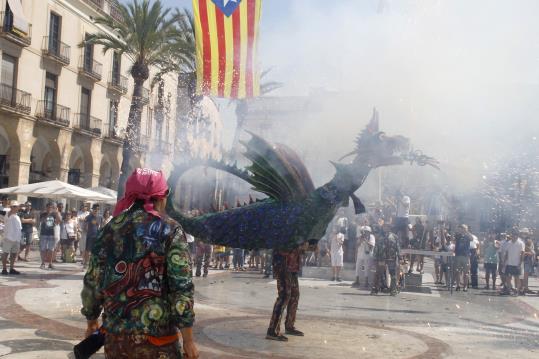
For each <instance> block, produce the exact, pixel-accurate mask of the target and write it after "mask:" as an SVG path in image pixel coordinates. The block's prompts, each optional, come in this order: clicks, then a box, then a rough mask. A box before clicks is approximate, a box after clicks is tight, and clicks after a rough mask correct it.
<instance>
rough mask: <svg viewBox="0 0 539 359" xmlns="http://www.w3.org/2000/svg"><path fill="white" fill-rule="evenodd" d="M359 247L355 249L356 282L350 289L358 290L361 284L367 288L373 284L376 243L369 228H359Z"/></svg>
mask: <svg viewBox="0 0 539 359" xmlns="http://www.w3.org/2000/svg"><path fill="white" fill-rule="evenodd" d="M359 233H360V238H359V241H358V243H359V245H358V248H357V259H356V281H355V282H354V283H353V284H352V288H359V287H360V286H361V283H363V286H364V287H366V288H368V287H369V285H370V286H372V285H373V284H374V275H375V272H376V266H375V264H374V257H373V252H374V246H375V243H376V240H375V237H374V235H373V234H372V229H371V227H369V226H362V227H360V231H359Z"/></svg>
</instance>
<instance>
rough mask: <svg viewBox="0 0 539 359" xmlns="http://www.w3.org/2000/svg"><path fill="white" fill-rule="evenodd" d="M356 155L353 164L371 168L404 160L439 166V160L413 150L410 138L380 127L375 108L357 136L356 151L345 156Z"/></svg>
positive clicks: (401, 162)
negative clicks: (391, 133) (367, 122)
mask: <svg viewBox="0 0 539 359" xmlns="http://www.w3.org/2000/svg"><path fill="white" fill-rule="evenodd" d="M352 155H355V157H354V159H353V161H352V164H354V165H362V166H365V165H367V166H368V167H369V168H371V169H372V168H377V167H382V166H391V165H399V164H403V163H404V162H410V164H413V163H416V164H418V165H420V166H425V165H430V166H433V167H436V168H438V161H436V160H435V159H434V158H433V157H429V156H426V155H424V154H423V153H422V152H421V151H417V150H413V149H412V148H411V145H410V140H409V139H408V138H406V137H404V136H388V135H386V133H385V132H383V131H380V129H379V114H378V111H377V110H376V108H374V109H373V113H372V117H371V120H370V122H369V124H368V125H367V127H366V128H365V129H364V130H363V131H362V132H361V133H360V134H359V136H357V138H356V148H355V149H354V151H352V152H350V153H348V154H347V155H345V156H343V157H342V158H341V159H340V160H343V159H344V158H346V157H349V156H352Z"/></svg>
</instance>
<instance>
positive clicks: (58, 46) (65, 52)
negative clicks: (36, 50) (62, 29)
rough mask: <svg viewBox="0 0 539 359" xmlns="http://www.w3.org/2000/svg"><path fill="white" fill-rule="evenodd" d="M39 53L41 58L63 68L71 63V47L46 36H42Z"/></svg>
mask: <svg viewBox="0 0 539 359" xmlns="http://www.w3.org/2000/svg"><path fill="white" fill-rule="evenodd" d="M41 53H42V54H43V56H45V57H47V58H49V59H51V60H53V61H55V62H58V63H60V64H62V65H65V66H67V65H69V63H70V61H71V47H69V46H68V45H66V44H64V43H63V42H61V41H58V40H55V39H52V38H49V37H48V36H43V44H42V46H41Z"/></svg>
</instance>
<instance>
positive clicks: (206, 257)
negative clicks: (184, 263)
mask: <svg viewBox="0 0 539 359" xmlns="http://www.w3.org/2000/svg"><path fill="white" fill-rule="evenodd" d="M195 245H196V257H195V262H196V273H195V275H196V276H197V277H200V274H201V271H202V269H204V272H203V277H207V276H208V268H209V267H210V260H211V254H212V253H211V249H212V247H211V244H208V243H204V242H202V241H201V240H200V239H196V240H195Z"/></svg>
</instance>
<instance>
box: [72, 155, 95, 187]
mask: <svg viewBox="0 0 539 359" xmlns="http://www.w3.org/2000/svg"><path fill="white" fill-rule="evenodd" d="M86 152H87V153H86ZM86 152H83V151H82V149H81V148H80V147H79V146H76V147H74V148H73V151H71V157H70V158H69V171H68V173H67V182H68V183H70V184H73V185H76V186H81V187H90V186H91V184H92V171H93V166H92V158H91V156H92V155H91V153H89V151H86Z"/></svg>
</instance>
